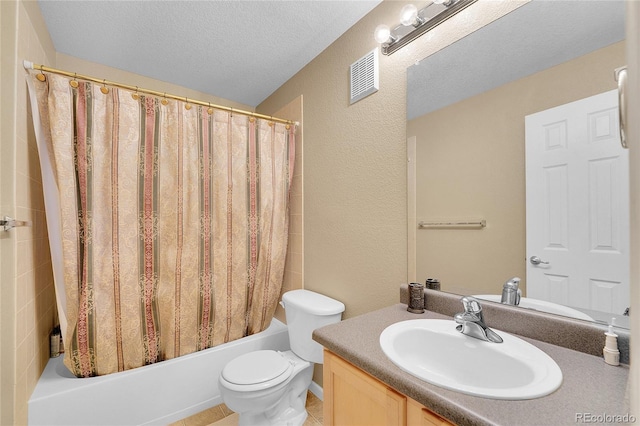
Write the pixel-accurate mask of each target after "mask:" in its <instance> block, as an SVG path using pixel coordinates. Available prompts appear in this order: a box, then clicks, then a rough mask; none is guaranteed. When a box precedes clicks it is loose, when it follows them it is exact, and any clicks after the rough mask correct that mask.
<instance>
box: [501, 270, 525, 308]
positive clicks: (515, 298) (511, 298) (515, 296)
mask: <svg viewBox="0 0 640 426" xmlns="http://www.w3.org/2000/svg"><path fill="white" fill-rule="evenodd" d="M519 284H520V278H518V277H513V278H511V279H510V280H509V281H507V282H506V283H504V285H503V286H502V299H501V300H500V303H503V304H505V305H514V306H518V305H519V304H520V296H521V295H522V292H521V291H520V289H519V288H518V285H519Z"/></svg>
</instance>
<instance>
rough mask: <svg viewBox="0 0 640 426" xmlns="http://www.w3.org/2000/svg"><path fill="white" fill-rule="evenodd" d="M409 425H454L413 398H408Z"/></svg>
mask: <svg viewBox="0 0 640 426" xmlns="http://www.w3.org/2000/svg"><path fill="white" fill-rule="evenodd" d="M407 425H409V426H451V425H452V424H451V423H449V422H448V421H446V420H445V419H443V418H441V417H440V416H438V415H437V414H435V413H434V412H432V411H431V410H429V409H428V408H426V407H425V406H424V405H422V404H420V403H419V402H417V401H414V400H413V399H411V398H407Z"/></svg>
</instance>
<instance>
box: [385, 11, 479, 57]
mask: <svg viewBox="0 0 640 426" xmlns="http://www.w3.org/2000/svg"><path fill="white" fill-rule="evenodd" d="M476 1H477V0H432V1H431V2H429V4H428V5H427V6H425V7H424V8H422V9H420V10H418V8H417V7H416V6H415V5H413V4H407V5H406V6H404V7H403V8H402V10H401V12H400V25H398V26H396V27H395V28H394V29H393V30H391V29H390V28H389V26H387V25H384V24H382V25H378V27H377V28H376V30H375V33H374V38H375V39H376V41H377V42H378V43H380V44H381V50H382V53H383V54H384V55H391V54H392V53H393V52H395V51H396V50H398V49H400V48H401V47H403V46H405V45H407V44H409V43H411V42H412V41H413V40H415V39H417V38H418V37H420V36H421V35H422V34H424V33H426V32H427V31H429V30H431V29H433V28H435V27H436V26H438V25H440V24H441V23H442V22H444V21H446V20H447V19H449V18H450V17H452V16H453V15H455V14H456V13H458V12H460V11H461V10H463V9H464V8H466V7H467V6H470V5H471V4H473V3H475V2H476Z"/></svg>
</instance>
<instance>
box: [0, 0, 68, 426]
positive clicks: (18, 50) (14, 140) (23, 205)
mask: <svg viewBox="0 0 640 426" xmlns="http://www.w3.org/2000/svg"><path fill="white" fill-rule="evenodd" d="M0 7H1V8H2V30H1V31H2V129H3V131H2V136H1V137H2V141H1V144H0V155H1V156H2V158H1V160H0V161H1V163H2V186H3V190H2V191H3V194H2V211H1V213H0V214H2V215H10V216H12V217H14V218H17V219H20V220H29V221H31V222H32V223H33V225H32V227H30V228H17V229H14V230H11V231H9V232H7V233H4V232H2V233H1V235H0V240H1V244H2V268H1V270H0V274H1V282H2V286H1V289H0V292H1V294H2V296H1V299H2V302H1V303H2V319H1V321H2V337H1V338H2V340H1V346H2V349H1V353H2V358H1V360H2V362H1V364H0V372H1V382H2V390H1V392H2V394H1V400H2V403H1V404H2V412H1V414H0V423H2V424H26V422H27V401H28V398H29V396H30V395H31V392H32V390H33V389H34V387H35V384H36V382H37V380H38V378H39V377H40V373H41V372H42V370H43V368H44V366H45V364H46V362H47V361H48V358H49V333H50V331H51V328H52V327H53V325H54V321H55V320H56V318H55V317H56V312H55V307H54V290H53V278H52V273H51V260H50V257H49V246H48V242H47V237H46V232H47V231H46V223H45V215H44V201H43V198H42V181H41V176H40V168H39V163H38V153H37V150H36V144H35V136H34V132H33V126H32V124H31V108H30V106H29V104H28V97H27V89H26V83H25V80H24V74H25V72H24V70H23V69H22V60H23V59H29V60H31V61H38V62H41V63H44V64H47V65H54V64H55V53H54V50H53V44H52V43H51V40H50V39H49V35H48V34H47V32H46V30H44V28H45V27H44V23H43V21H42V17H41V15H40V10H39V9H38V7H37V5H36V3H35V2H16V1H3V2H2V5H1V6H0Z"/></svg>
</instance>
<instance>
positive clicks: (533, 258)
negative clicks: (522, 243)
mask: <svg viewBox="0 0 640 426" xmlns="http://www.w3.org/2000/svg"><path fill="white" fill-rule="evenodd" d="M529 262H531V264H532V265H540V264H543V265H548V264H549V262H545V261H544V260H542V259H540V258H539V257H538V256H531V258H530V259H529Z"/></svg>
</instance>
